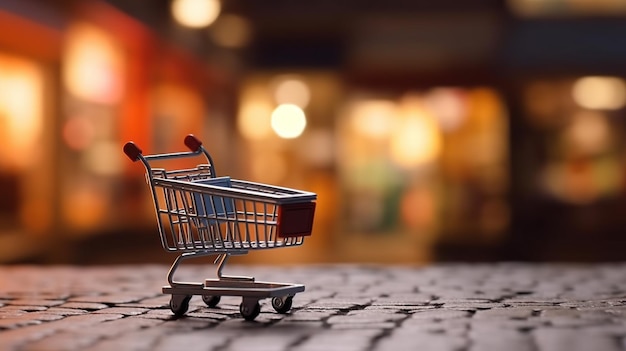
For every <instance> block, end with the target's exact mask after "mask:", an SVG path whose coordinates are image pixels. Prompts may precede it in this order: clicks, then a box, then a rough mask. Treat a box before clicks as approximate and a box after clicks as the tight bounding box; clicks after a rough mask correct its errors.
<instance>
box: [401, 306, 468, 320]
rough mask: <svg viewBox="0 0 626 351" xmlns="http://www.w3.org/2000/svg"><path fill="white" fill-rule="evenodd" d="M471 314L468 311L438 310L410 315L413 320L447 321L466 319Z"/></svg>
mask: <svg viewBox="0 0 626 351" xmlns="http://www.w3.org/2000/svg"><path fill="white" fill-rule="evenodd" d="M470 315H471V314H470V313H469V312H468V311H459V310H447V309H443V308H438V309H434V310H425V311H416V312H414V313H413V314H411V317H410V319H413V320H422V319H427V320H448V319H454V318H468V317H469V316H470Z"/></svg>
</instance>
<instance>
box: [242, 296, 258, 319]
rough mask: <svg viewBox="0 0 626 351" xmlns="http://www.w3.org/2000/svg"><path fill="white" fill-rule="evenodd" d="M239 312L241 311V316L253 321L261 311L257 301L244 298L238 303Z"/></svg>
mask: <svg viewBox="0 0 626 351" xmlns="http://www.w3.org/2000/svg"><path fill="white" fill-rule="evenodd" d="M239 312H241V316H242V317H243V318H244V319H245V320H247V321H253V320H254V319H255V318H256V316H258V315H259V313H261V305H260V304H259V301H246V300H244V301H243V302H241V305H239Z"/></svg>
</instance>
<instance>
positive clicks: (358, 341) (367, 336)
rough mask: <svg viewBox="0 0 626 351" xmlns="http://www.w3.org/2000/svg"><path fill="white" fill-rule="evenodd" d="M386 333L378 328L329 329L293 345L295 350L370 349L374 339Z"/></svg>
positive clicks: (341, 350)
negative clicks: (347, 330)
mask: <svg viewBox="0 0 626 351" xmlns="http://www.w3.org/2000/svg"><path fill="white" fill-rule="evenodd" d="M383 334H384V331H382V330H378V329H365V330H363V329H359V330H352V331H350V332H346V331H345V330H332V329H331V330H329V331H326V332H324V333H316V334H313V335H311V336H310V337H308V338H306V339H303V340H302V341H301V342H300V343H299V344H296V345H294V346H293V347H292V350H294V351H318V350H319V351H352V350H365V349H368V348H369V347H370V345H371V343H372V341H373V340H375V339H376V338H377V337H379V336H381V335H383Z"/></svg>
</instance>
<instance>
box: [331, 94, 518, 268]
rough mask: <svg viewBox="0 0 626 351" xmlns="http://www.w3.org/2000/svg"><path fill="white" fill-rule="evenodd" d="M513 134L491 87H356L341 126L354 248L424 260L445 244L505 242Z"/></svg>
mask: <svg viewBox="0 0 626 351" xmlns="http://www.w3.org/2000/svg"><path fill="white" fill-rule="evenodd" d="M507 132H508V126H507V116H506V112H505V110H504V108H503V105H502V102H501V99H500V98H499V96H498V94H497V93H496V92H495V91H494V90H493V89H489V88H454V87H435V88H432V89H429V90H426V91H412V92H407V93H406V94H404V95H402V96H399V97H397V96H385V95H383V94H376V93H364V94H359V95H355V96H354V97H353V98H352V99H350V100H349V102H348V104H347V107H346V109H345V113H344V114H343V115H341V116H340V119H339V122H338V130H337V140H338V150H337V158H338V159H337V164H338V170H339V182H340V184H341V194H342V195H341V196H342V198H343V199H344V201H343V205H342V207H341V210H340V211H341V216H340V218H341V219H342V221H341V223H340V227H341V228H342V229H341V232H342V233H343V235H344V236H345V239H344V241H345V245H344V246H345V249H346V250H349V252H351V254H352V255H355V256H359V255H365V253H366V252H367V253H368V255H370V257H376V256H379V257H380V256H381V255H386V256H387V259H388V258H389V257H393V256H394V255H395V256H396V259H398V258H399V257H403V258H402V259H403V260H411V261H415V260H420V259H423V260H428V259H432V258H433V257H431V255H432V252H431V251H430V247H431V246H432V245H434V243H435V242H448V241H453V242H454V241H470V242H474V243H476V242H478V243H481V242H491V241H497V240H500V239H501V238H502V235H503V234H504V232H505V231H506V230H507V227H508V224H509V207H508V204H507V202H506V201H505V199H506V196H507V189H508V185H507V177H508V174H507V173H508V172H507V167H508V137H507V134H508V133H507ZM359 252H361V253H359Z"/></svg>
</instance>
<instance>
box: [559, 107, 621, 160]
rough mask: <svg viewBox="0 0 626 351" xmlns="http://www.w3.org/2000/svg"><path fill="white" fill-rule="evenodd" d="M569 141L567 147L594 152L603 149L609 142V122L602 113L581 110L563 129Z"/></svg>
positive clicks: (583, 151) (588, 152) (587, 152)
mask: <svg viewBox="0 0 626 351" xmlns="http://www.w3.org/2000/svg"><path fill="white" fill-rule="evenodd" d="M565 138H566V140H567V141H568V142H569V143H570V145H568V146H569V147H568V149H570V150H573V151H578V152H582V153H585V154H594V153H599V152H602V151H605V150H606V149H607V148H608V146H609V144H610V142H611V131H610V126H609V123H608V121H607V119H606V117H605V116H604V115H602V114H601V113H597V112H589V111H587V112H581V113H579V114H577V115H575V116H574V118H573V120H572V123H571V125H570V126H569V127H568V128H567V129H566V131H565Z"/></svg>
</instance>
